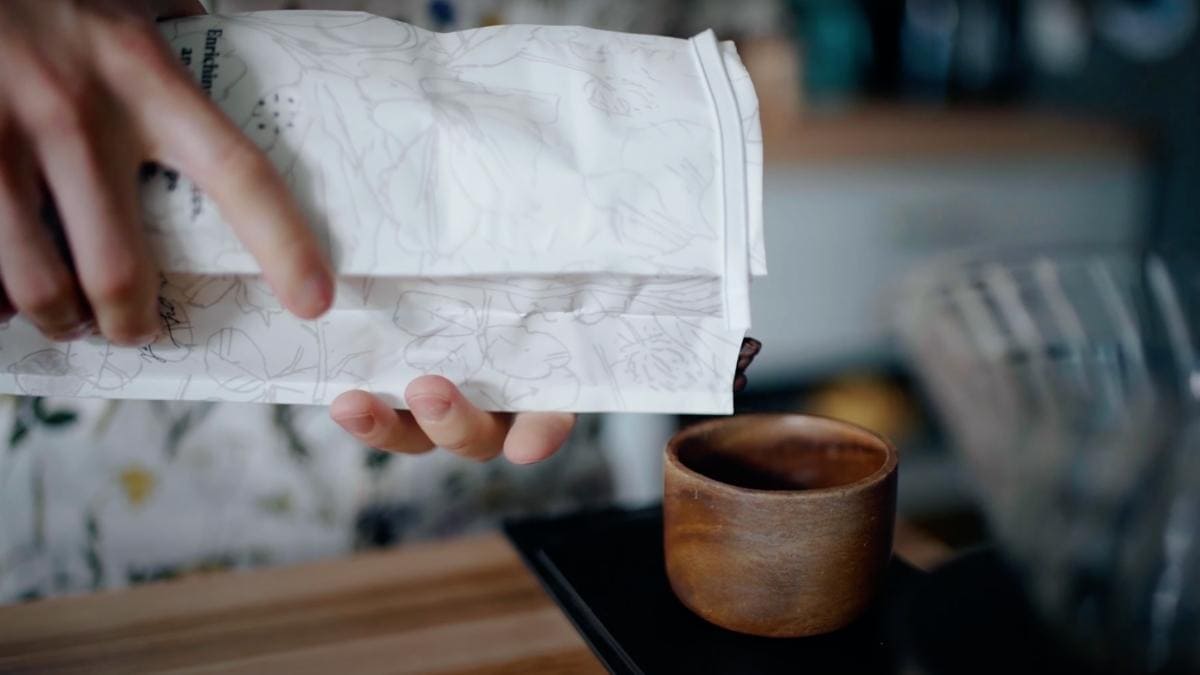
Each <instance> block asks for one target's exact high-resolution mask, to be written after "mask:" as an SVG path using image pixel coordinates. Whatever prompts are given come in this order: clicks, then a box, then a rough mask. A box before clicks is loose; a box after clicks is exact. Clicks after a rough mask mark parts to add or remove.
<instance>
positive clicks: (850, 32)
mask: <svg viewBox="0 0 1200 675" xmlns="http://www.w3.org/2000/svg"><path fill="white" fill-rule="evenodd" d="M792 10H793V12H794V13H795V16H796V28H797V35H798V37H799V41H800V49H801V59H802V63H803V72H804V83H803V84H804V93H805V97H806V99H807V102H808V104H809V105H812V106H814V107H836V106H838V105H842V104H846V103H849V102H851V101H852V100H853V99H854V98H856V97H857V96H858V94H859V93H860V92H861V90H862V88H863V84H864V81H865V78H866V73H867V67H868V66H869V65H870V62H871V52H872V50H871V29H870V26H869V25H868V23H867V19H866V17H865V16H864V15H863V13H862V10H861V9H860V8H859V6H858V4H857V3H852V2H844V1H843V0H793V1H792Z"/></svg>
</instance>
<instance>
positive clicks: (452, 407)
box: [404, 375, 512, 461]
mask: <svg viewBox="0 0 1200 675" xmlns="http://www.w3.org/2000/svg"><path fill="white" fill-rule="evenodd" d="M404 401H405V403H407V404H408V409H409V410H410V411H411V412H412V416H413V418H414V419H415V420H416V421H417V424H419V425H420V426H421V430H422V431H424V432H425V435H426V436H428V437H429V440H431V441H433V443H434V445H436V446H437V447H439V448H445V449H446V450H449V451H450V452H453V453H454V454H456V455H461V456H463V457H466V458H468V459H474V460H477V461H486V460H489V459H492V458H493V457H495V456H496V455H498V454H500V451H501V449H502V448H503V447H504V437H505V435H506V434H507V433H508V428H509V425H510V423H511V420H512V416H511V415H507V414H491V413H486V412H484V411H482V410H480V409H479V408H476V407H475V406H474V405H473V404H472V403H471V402H470V401H468V400H467V399H466V397H465V396H463V395H462V392H460V391H459V390H458V387H456V386H454V384H453V383H452V382H450V380H447V379H446V378H444V377H440V376H437V375H425V376H422V377H418V378H417V379H415V380H413V381H412V382H411V383H410V384H409V385H408V388H407V389H406V390H405V392H404Z"/></svg>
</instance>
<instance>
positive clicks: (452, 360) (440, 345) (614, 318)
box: [0, 11, 766, 413]
mask: <svg viewBox="0 0 1200 675" xmlns="http://www.w3.org/2000/svg"><path fill="white" fill-rule="evenodd" d="M162 30H163V33H164V35H165V36H166V38H167V40H168V41H169V42H170V44H171V47H172V49H173V50H174V51H175V53H176V54H177V55H178V56H179V58H180V60H181V61H182V62H183V63H185V64H186V65H187V67H188V68H189V69H190V70H191V72H192V73H193V74H194V75H195V77H196V80H197V82H198V83H199V85H200V87H201V88H203V89H204V91H206V92H207V93H208V95H209V96H211V98H212V99H213V100H214V101H215V102H216V103H217V104H218V105H219V106H220V107H221V108H222V109H223V110H224V111H225V112H226V113H227V114H228V115H229V116H230V117H231V118H232V119H233V120H234V121H235V122H236V123H237V124H238V125H239V126H240V127H241V128H242V129H243V130H244V131H245V133H246V134H248V135H249V136H250V137H251V138H252V139H253V140H254V141H255V142H256V143H257V144H258V145H259V146H260V147H262V148H263V150H264V151H266V152H267V154H268V156H269V157H270V158H271V159H272V161H273V162H274V163H275V165H276V166H277V167H278V169H279V170H280V172H281V173H282V174H283V175H284V177H285V178H286V180H287V182H288V184H289V185H290V187H291V189H292V191H293V193H294V194H295V195H296V197H297V199H298V200H299V202H300V204H301V205H302V207H303V208H304V209H305V211H306V213H307V215H308V217H309V219H310V222H311V223H312V226H313V227H314V228H316V230H317V231H318V233H319V234H320V236H321V239H322V241H324V242H325V244H326V246H327V247H328V251H329V254H330V256H331V259H332V260H333V261H334V266H335V269H336V270H337V273H338V276H339V287H338V295H337V301H336V303H335V306H334V308H333V309H332V310H331V311H330V312H329V313H328V314H327V315H326V316H324V317H322V318H321V319H319V320H317V321H302V320H298V319H296V318H295V317H293V316H291V315H290V314H287V313H286V312H285V311H284V310H283V309H282V307H281V306H280V305H279V304H278V302H277V301H276V300H275V298H274V297H273V296H272V295H271V293H270V292H269V290H268V289H267V288H266V286H265V284H264V283H263V282H262V280H261V279H260V278H259V276H258V272H259V270H258V266H257V264H256V263H255V261H254V259H253V258H251V257H250V256H249V255H248V253H247V252H246V251H245V249H244V248H243V247H242V246H241V245H240V244H239V242H238V241H237V239H236V238H235V237H234V236H233V234H232V231H231V230H230V229H229V228H228V227H227V226H226V225H225V223H224V222H223V221H222V218H221V215H220V213H219V212H218V211H217V209H216V208H215V206H214V205H213V203H212V202H211V201H210V200H209V199H208V198H207V197H206V196H205V195H204V194H203V193H202V192H200V191H199V190H198V189H197V188H196V187H195V186H194V185H193V184H192V183H191V182H190V181H188V179H187V178H186V177H183V176H179V175H177V174H176V173H174V172H172V171H170V170H167V169H160V170H158V171H156V172H153V173H152V174H151V175H149V176H148V178H147V180H146V182H145V184H144V186H143V191H142V198H143V211H144V218H145V221H146V228H147V232H148V234H149V236H150V238H151V241H152V243H153V246H154V250H155V252H156V255H157V256H158V261H159V265H160V267H161V268H162V269H163V271H164V282H163V287H162V293H161V295H162V299H161V301H160V308H161V310H162V312H161V313H162V316H163V320H164V324H165V329H164V332H163V335H162V337H161V338H160V339H159V340H158V342H157V343H155V344H153V345H151V346H149V347H146V348H142V349H132V348H120V347H114V346H112V345H109V344H108V343H106V342H104V341H103V340H100V339H93V340H91V341H83V342H76V343H71V344H55V343H52V342H49V341H46V340H45V339H44V338H42V337H41V336H40V335H39V334H38V333H37V332H36V331H35V330H34V329H33V328H32V327H31V326H30V325H29V324H28V323H26V322H25V321H24V320H23V319H20V318H18V319H14V320H12V321H10V322H9V323H8V324H6V325H3V326H0V391H3V392H9V393H24V394H36V395H50V394H54V395H74V396H103V397H120V398H165V399H203V400H242V401H271V402H280V403H313V404H322V403H327V402H329V401H330V400H332V398H333V397H335V396H336V395H337V394H339V393H341V392H342V391H345V390H348V389H352V388H364V389H368V390H371V391H374V392H377V393H379V394H381V395H383V396H384V397H385V398H387V399H388V400H390V402H391V403H393V404H394V405H397V406H402V405H403V400H402V393H403V391H404V388H405V386H406V385H407V384H408V382H409V381H411V380H412V379H413V378H414V377H417V376H418V375H421V374H424V373H438V374H442V375H445V376H446V377H448V378H450V379H451V380H453V381H455V382H456V383H458V384H459V385H460V386H461V387H462V388H463V391H464V392H465V393H466V394H467V396H468V397H469V398H471V399H472V400H473V401H475V402H476V403H477V404H479V405H480V406H482V407H484V408H487V409H490V410H510V411H515V410H552V409H553V410H573V411H610V410H621V411H655V412H676V413H720V412H729V411H730V410H731V408H732V398H731V385H732V380H733V373H734V366H735V363H736V361H737V353H738V348H739V345H740V343H741V339H742V337H743V336H744V334H745V331H746V329H747V328H748V326H749V321H750V317H749V306H750V304H749V297H748V287H749V278H750V276H751V274H764V273H765V271H766V270H765V256H764V253H763V237H762V217H761V202H762V196H761V192H762V190H761V171H762V142H761V136H760V133H759V129H758V109H757V102H756V99H755V96H754V91H753V87H752V86H751V83H750V80H749V77H748V76H747V74H746V72H745V69H744V68H743V67H742V65H741V63H740V61H739V60H738V57H737V54H736V52H735V50H734V48H733V46H732V45H731V44H729V43H718V42H717V41H716V40H715V39H714V37H713V35H712V34H711V33H704V34H701V35H699V36H696V37H695V38H692V39H690V40H680V39H675V38H665V37H651V36H641V35H626V34H620V33H612V32H605V31H597V30H590V29H586V28H576V27H544V26H502V27H493V28H483V29H478V30H471V31H463V32H458V33H431V32H428V31H424V30H421V29H418V28H414V27H412V26H409V25H407V24H404V23H400V22H397V21H392V20H389V19H383V18H379V17H374V16H370V15H366V14H361V13H351V12H304V11H286V12H262V13H253V14H243V15H234V16H203V17H195V18H188V19H182V20H177V21H172V22H168V23H165V24H163V25H162Z"/></svg>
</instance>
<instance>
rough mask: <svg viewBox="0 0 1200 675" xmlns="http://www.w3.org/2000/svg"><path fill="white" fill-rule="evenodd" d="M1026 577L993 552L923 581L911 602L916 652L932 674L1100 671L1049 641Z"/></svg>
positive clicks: (969, 556) (1075, 674)
mask: <svg viewBox="0 0 1200 675" xmlns="http://www.w3.org/2000/svg"><path fill="white" fill-rule="evenodd" d="M1022 590H1023V589H1022V583H1021V579H1020V577H1019V576H1018V575H1017V573H1016V572H1015V571H1014V570H1013V569H1012V567H1011V566H1010V565H1008V564H1007V563H1005V561H1004V560H1003V559H1002V558H1001V557H1000V556H999V555H998V554H997V553H996V551H995V550H993V549H989V548H980V549H976V550H973V551H970V552H968V553H964V554H963V555H961V556H959V557H958V558H956V559H954V560H952V561H950V562H948V563H946V564H945V565H942V566H941V567H939V568H938V569H936V570H934V571H933V573H932V574H930V575H929V576H928V577H926V578H925V579H924V580H923V583H921V585H920V586H919V587H918V588H917V591H916V593H915V594H914V596H913V598H912V612H911V614H910V618H909V621H910V622H911V623H910V626H911V628H910V630H911V631H912V643H913V644H912V647H913V652H914V654H915V657H916V660H917V662H918V663H919V665H920V668H921V670H922V671H924V672H927V673H929V675H961V674H962V673H972V674H973V675H984V674H990V673H997V674H998V675H999V674H1003V675H1012V674H1014V673H1056V674H1057V675H1084V674H1092V673H1095V672H1096V671H1094V670H1092V669H1089V668H1087V667H1086V666H1084V665H1083V664H1082V663H1080V662H1079V660H1078V659H1074V658H1072V657H1071V656H1070V655H1068V654H1067V653H1066V652H1064V650H1063V649H1062V647H1061V646H1059V645H1057V644H1056V643H1055V642H1054V640H1052V639H1051V638H1050V637H1049V634H1050V633H1049V631H1047V630H1046V627H1045V626H1043V625H1042V624H1041V622H1040V621H1039V620H1038V617H1037V614H1036V612H1035V611H1034V610H1033V608H1032V607H1031V606H1030V605H1029V602H1028V600H1026V597H1025V594H1024V593H1023V592H1022Z"/></svg>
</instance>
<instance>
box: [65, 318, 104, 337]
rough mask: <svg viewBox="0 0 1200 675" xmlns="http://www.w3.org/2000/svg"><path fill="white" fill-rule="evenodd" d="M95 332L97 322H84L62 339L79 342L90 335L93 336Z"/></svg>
mask: <svg viewBox="0 0 1200 675" xmlns="http://www.w3.org/2000/svg"><path fill="white" fill-rule="evenodd" d="M95 332H96V322H95V321H84V322H83V323H81V324H79V325H78V326H76V327H74V328H72V329H71V330H69V331H67V332H66V333H64V334H63V336H62V339H64V340H68V341H69V340H78V339H80V338H85V337H87V336H89V335H92V334H93V333H95Z"/></svg>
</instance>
